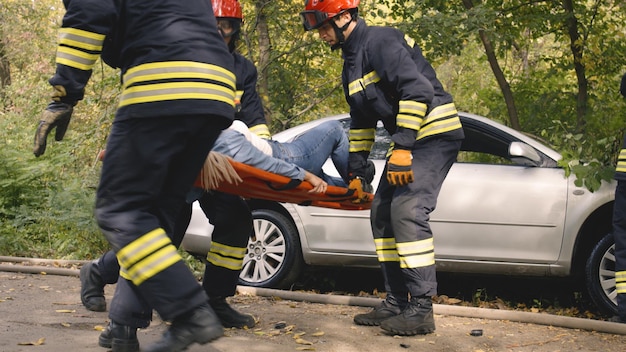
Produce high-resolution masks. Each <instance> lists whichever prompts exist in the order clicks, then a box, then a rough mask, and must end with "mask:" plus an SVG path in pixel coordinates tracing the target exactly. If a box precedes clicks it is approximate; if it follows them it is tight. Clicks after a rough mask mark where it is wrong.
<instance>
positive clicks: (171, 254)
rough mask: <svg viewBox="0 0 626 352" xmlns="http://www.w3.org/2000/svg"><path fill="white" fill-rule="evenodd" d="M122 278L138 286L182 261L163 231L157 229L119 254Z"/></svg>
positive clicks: (124, 248)
mask: <svg viewBox="0 0 626 352" xmlns="http://www.w3.org/2000/svg"><path fill="white" fill-rule="evenodd" d="M117 260H118V261H119V263H120V267H121V269H120V276H122V277H123V278H125V279H127V280H130V281H132V282H133V284H135V285H136V286H139V285H141V283H143V282H144V281H146V280H148V279H150V278H151V277H153V276H155V275H157V274H158V273H160V272H162V271H163V270H165V269H167V268H169V267H170V266H172V265H174V264H175V263H177V262H179V261H182V258H181V256H180V255H179V254H178V252H177V251H176V247H174V245H172V241H171V240H170V238H169V237H168V236H167V234H166V233H165V231H164V230H163V229H160V228H159V229H156V230H153V231H150V232H148V233H146V234H145V235H143V236H141V237H139V238H138V239H136V240H134V241H133V242H131V243H129V244H128V245H126V246H124V247H123V248H122V249H120V251H119V252H117Z"/></svg>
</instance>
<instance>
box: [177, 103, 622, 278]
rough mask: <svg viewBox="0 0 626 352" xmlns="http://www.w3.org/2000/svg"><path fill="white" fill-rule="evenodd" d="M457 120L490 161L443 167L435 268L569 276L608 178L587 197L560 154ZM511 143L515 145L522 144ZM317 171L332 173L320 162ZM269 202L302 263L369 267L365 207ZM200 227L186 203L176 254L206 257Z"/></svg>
mask: <svg viewBox="0 0 626 352" xmlns="http://www.w3.org/2000/svg"><path fill="white" fill-rule="evenodd" d="M461 118H462V123H463V126H464V128H465V129H467V132H466V136H468V138H466V141H464V144H467V145H464V146H465V147H467V148H469V149H470V150H474V149H472V148H475V149H476V150H480V151H481V152H485V151H488V152H489V153H490V152H491V151H493V154H494V156H493V158H491V159H493V160H491V159H489V160H488V161H486V162H482V161H481V162H475V161H472V162H466V161H464V160H461V159H462V158H464V154H463V152H462V153H460V154H459V158H460V160H459V161H458V162H456V163H455V164H454V165H453V166H452V168H451V170H450V173H449V175H448V177H447V178H446V180H445V182H444V185H443V187H442V190H441V193H440V195H439V198H438V205H437V208H436V210H435V211H434V212H433V213H432V214H431V221H430V223H431V226H432V230H433V234H434V241H435V254H436V264H437V269H438V270H443V271H456V272H467V273H486V274H520V275H537V276H543V275H555V276H567V275H570V274H571V270H572V265H573V263H572V262H573V256H574V253H575V250H576V246H577V243H578V241H579V239H578V234H579V231H580V230H581V228H582V226H583V224H584V222H585V220H586V219H587V218H588V217H589V216H590V214H592V213H593V212H594V211H595V210H597V209H598V208H599V207H602V206H607V205H610V203H611V202H612V201H613V198H614V189H615V182H611V183H603V185H602V187H601V188H600V190H598V191H596V192H594V193H591V192H589V191H588V190H586V189H585V188H581V187H577V186H575V185H574V176H573V175H572V176H570V177H568V178H566V177H565V173H564V170H563V169H562V168H560V167H558V166H557V161H558V160H560V159H561V155H560V154H559V153H558V152H556V151H554V150H552V149H551V148H549V147H547V146H546V145H544V144H543V143H541V142H540V141H538V140H536V139H534V138H531V137H529V136H527V135H525V134H523V133H520V132H518V131H515V130H513V129H511V128H508V127H506V126H504V125H502V124H500V123H498V122H495V121H492V120H489V119H487V118H485V117H481V116H477V115H473V114H467V113H461ZM328 119H334V120H340V121H342V122H343V123H344V126H345V127H346V129H347V126H348V124H349V116H348V115H347V114H343V115H337V116H332V117H328V118H323V119H319V120H315V121H311V122H308V123H305V124H302V125H299V126H296V127H293V128H290V129H288V130H285V131H283V132H280V133H277V134H276V135H275V136H274V137H273V138H274V139H275V140H278V141H282V142H285V141H289V140H291V139H293V138H294V137H295V136H297V135H298V134H300V133H302V132H304V131H306V130H308V129H309V128H311V127H312V126H314V125H316V124H319V123H321V122H322V121H325V120H328ZM379 127H380V126H379ZM385 133H386V132H385V131H384V130H382V128H379V130H378V131H377V140H376V143H375V146H374V149H375V150H374V151H373V152H372V154H371V155H370V158H372V159H373V161H374V164H375V166H376V170H377V172H376V178H375V182H374V184H373V186H374V187H376V185H377V180H378V179H379V178H380V176H381V173H382V170H383V168H384V157H385V154H386V149H385V148H386V147H387V144H388V136H385ZM470 142H472V143H474V142H476V145H474V146H471V145H470V144H471V143H470ZM514 142H519V143H520V144H523V145H521V147H522V148H519V147H520V145H515V143H514ZM512 146H516V147H517V148H516V149H515V151H513V150H511V151H509V148H513V147H512ZM523 149H526V150H532V152H533V153H534V156H531V155H530V154H529V155H528V160H524V158H523V157H521V158H517V157H513V156H512V154H515V155H517V154H518V153H522V154H523ZM520 150H521V151H520ZM509 152H510V153H509ZM489 153H486V154H489ZM537 155H538V156H539V159H540V160H537V158H536V156H537ZM499 158H500V159H502V160H498V159H499ZM532 159H534V160H532ZM494 160H496V161H494ZM324 171H325V172H326V173H328V174H331V175H333V176H337V172H336V171H335V170H334V168H333V166H332V163H331V162H330V161H328V162H327V163H326V165H325V166H324ZM274 206H277V207H281V208H282V209H283V210H284V211H285V213H287V214H289V216H290V217H291V220H292V221H293V222H294V224H295V225H296V228H297V230H298V235H299V239H300V242H301V246H302V255H303V259H304V261H305V263H307V264H309V265H338V266H366V267H376V266H378V262H377V260H376V254H375V248H374V244H373V239H372V233H371V228H370V223H369V211H347V210H346V211H342V210H337V209H328V208H318V207H307V206H299V205H294V204H286V203H276V204H275V205H274ZM206 223H207V221H206V219H205V218H204V215H203V214H202V212H201V210H199V207H198V206H197V205H195V206H194V212H193V215H192V221H191V223H190V226H189V229H188V231H187V234H186V236H185V239H184V241H183V247H184V248H185V249H187V250H190V251H191V252H204V253H206V251H207V250H208V247H209V244H208V243H207V242H208V240H207V237H210V229H208V227H207V225H206Z"/></svg>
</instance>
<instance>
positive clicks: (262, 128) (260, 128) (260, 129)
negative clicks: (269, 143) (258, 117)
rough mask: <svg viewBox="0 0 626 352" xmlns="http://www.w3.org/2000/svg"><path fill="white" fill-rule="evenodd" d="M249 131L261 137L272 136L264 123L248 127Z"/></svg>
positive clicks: (267, 137)
mask: <svg viewBox="0 0 626 352" xmlns="http://www.w3.org/2000/svg"><path fill="white" fill-rule="evenodd" d="M250 132H252V133H254V134H256V135H257V136H259V137H261V138H263V139H270V138H271V137H272V135H271V133H270V129H269V128H268V127H267V125H266V124H264V123H262V124H258V125H255V126H252V127H250Z"/></svg>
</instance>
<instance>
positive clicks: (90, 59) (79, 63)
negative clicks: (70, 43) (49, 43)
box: [56, 46, 99, 71]
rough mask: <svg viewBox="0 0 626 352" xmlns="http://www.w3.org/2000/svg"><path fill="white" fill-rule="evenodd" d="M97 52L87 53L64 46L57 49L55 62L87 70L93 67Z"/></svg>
mask: <svg viewBox="0 0 626 352" xmlns="http://www.w3.org/2000/svg"><path fill="white" fill-rule="evenodd" d="M98 56H99V54H93V53H87V52H84V51H80V50H76V49H73V48H69V47H66V46H60V47H59V48H58V49H57V56H56V63H57V64H61V65H65V66H69V67H74V68H77V69H79V70H83V71H89V70H91V69H92V68H93V66H94V64H95V63H96V60H98Z"/></svg>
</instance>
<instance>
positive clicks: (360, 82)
mask: <svg viewBox="0 0 626 352" xmlns="http://www.w3.org/2000/svg"><path fill="white" fill-rule="evenodd" d="M378 81H380V77H378V73H376V71H372V72H370V73H368V74H366V75H364V76H363V78H359V79H356V80H354V81H352V82H350V84H348V95H349V96H350V95H353V94H356V93H358V92H360V91H362V90H364V89H365V87H367V86H368V85H370V84H372V83H376V82H378Z"/></svg>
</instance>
